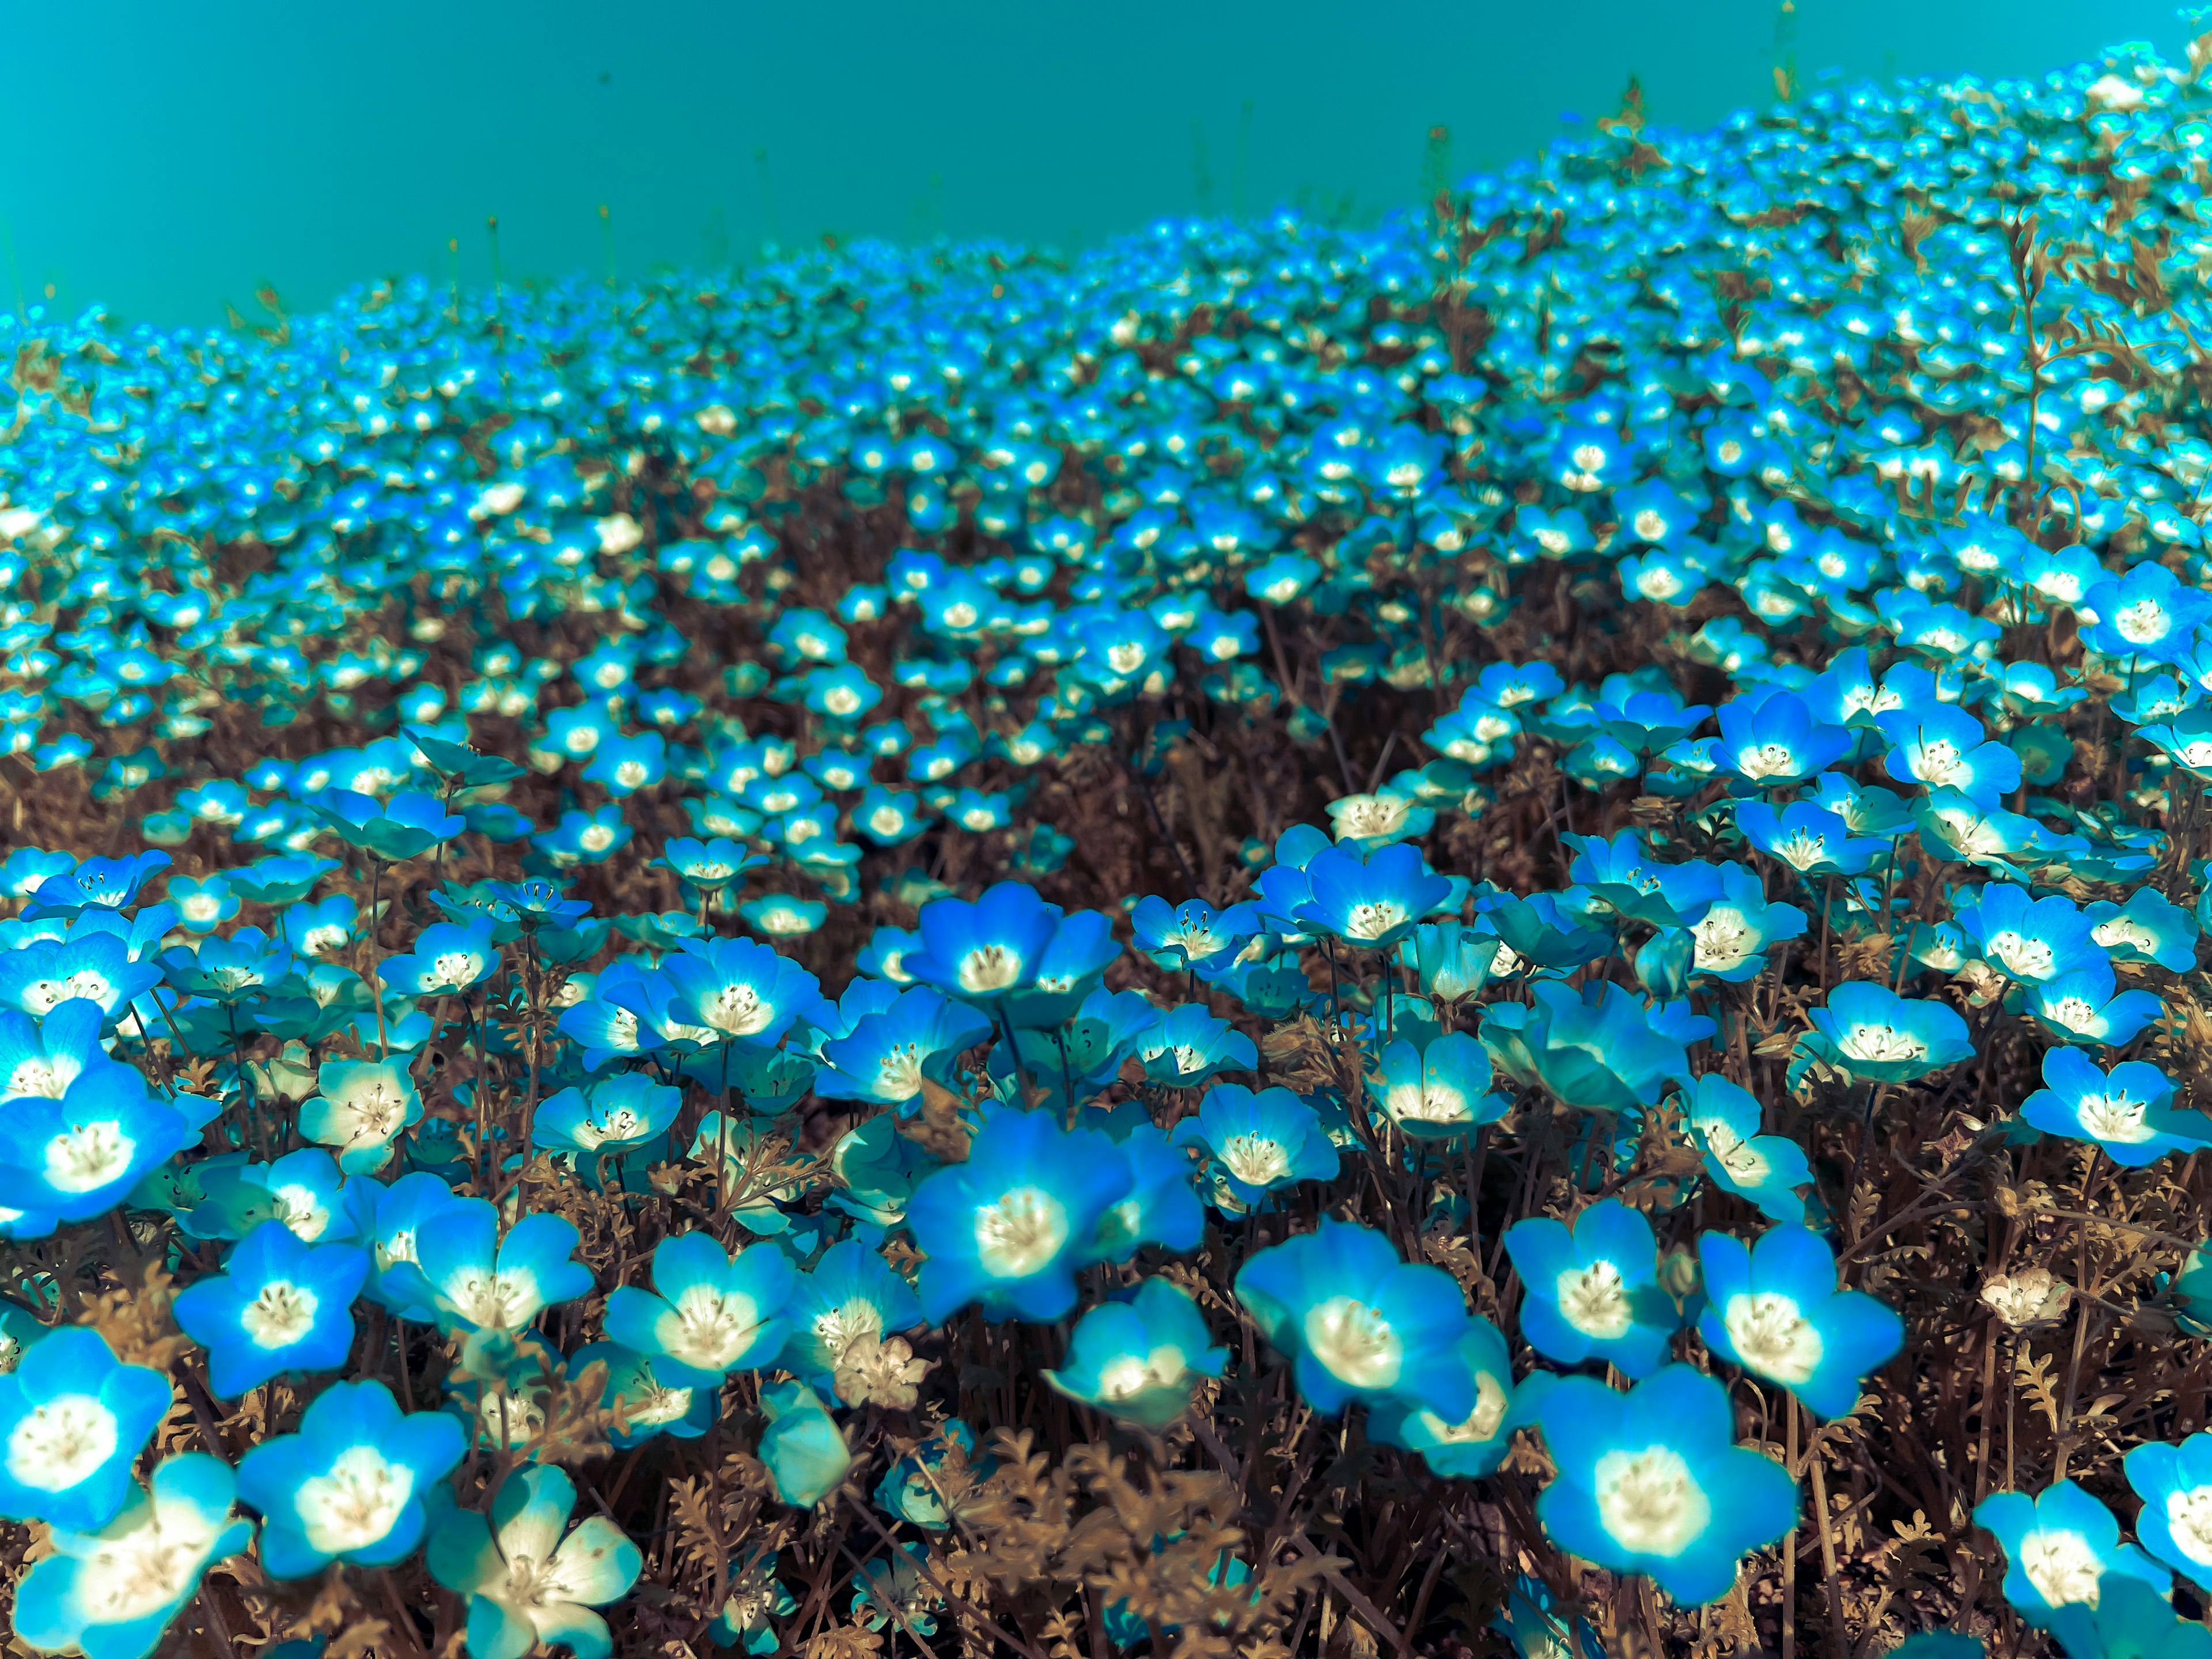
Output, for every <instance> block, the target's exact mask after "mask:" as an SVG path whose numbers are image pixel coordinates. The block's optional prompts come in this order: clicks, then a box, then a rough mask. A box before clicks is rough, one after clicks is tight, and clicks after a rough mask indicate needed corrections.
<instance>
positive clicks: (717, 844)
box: [654, 836, 769, 893]
mask: <svg viewBox="0 0 2212 1659" xmlns="http://www.w3.org/2000/svg"><path fill="white" fill-rule="evenodd" d="M768 861H769V860H768V858H767V856H766V855H765V854H760V853H751V852H748V851H746V850H745V848H743V847H740V846H739V845H738V843H737V842H733V841H732V840H731V839H730V838H729V837H728V836H714V837H713V838H711V839H710V840H708V841H703V842H702V841H695V840H693V839H692V838H691V837H690V836H674V837H672V838H671V840H670V841H669V842H668V844H667V845H666V846H665V848H662V849H661V854H660V856H659V858H658V859H656V860H654V862H655V863H656V864H659V865H661V866H665V868H667V869H670V870H673V871H674V872H676V873H677V874H678V875H679V876H681V877H682V878H684V880H685V881H687V882H689V883H690V884H691V885H692V886H694V887H696V888H697V889H699V890H700V891H702V892H705V893H718V892H720V891H721V890H722V889H724V888H726V887H727V886H728V885H729V884H731V883H732V882H733V881H741V880H743V879H744V874H745V872H747V871H748V870H754V869H757V868H759V867H760V866H762V865H764V864H766V863H767V862H768Z"/></svg>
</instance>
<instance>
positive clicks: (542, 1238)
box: [384, 1198, 592, 1332]
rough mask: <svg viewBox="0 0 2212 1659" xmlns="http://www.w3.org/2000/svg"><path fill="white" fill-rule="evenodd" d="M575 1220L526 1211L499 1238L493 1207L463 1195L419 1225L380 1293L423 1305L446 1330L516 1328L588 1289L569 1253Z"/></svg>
mask: <svg viewBox="0 0 2212 1659" xmlns="http://www.w3.org/2000/svg"><path fill="white" fill-rule="evenodd" d="M576 1243H577V1235H576V1228H575V1225H574V1223H573V1222H570V1221H568V1220H567V1219H565V1218H562V1217H561V1216H557V1215H545V1214H538V1215H526V1216H525V1217H523V1218H522V1219H521V1220H520V1221H518V1222H516V1223H515V1224H514V1225H513V1226H512V1227H510V1228H509V1229H508V1230H507V1236H506V1237H503V1238H502V1237H501V1236H500V1231H499V1216H498V1212H496V1211H495V1210H494V1209H493V1208H492V1206H491V1204H490V1203H489V1201H488V1200H484V1199H481V1198H468V1199H461V1200H457V1201H456V1202H455V1204H454V1205H453V1206H452V1207H451V1208H450V1209H445V1210H442V1211H441V1212H439V1213H438V1214H437V1216H436V1219H435V1225H430V1226H426V1227H423V1228H421V1229H419V1230H418V1231H416V1234H415V1238H414V1244H415V1259H414V1260H413V1261H411V1262H410V1261H393V1262H392V1264H391V1265H390V1266H389V1267H386V1269H385V1273H384V1289H385V1293H386V1295H387V1296H389V1297H394V1298H396V1299H398V1301H399V1302H400V1303H401V1304H403V1305H404V1306H407V1307H410V1308H428V1309H429V1310H432V1311H434V1312H435V1315H436V1316H437V1320H438V1323H439V1325H440V1327H441V1328H443V1329H445V1330H447V1331H449V1332H450V1331H464V1332H465V1331H476V1330H486V1331H494V1332H515V1331H520V1330H521V1329H523V1328H525V1327H526V1326H527V1325H528V1324H529V1323H530V1322H531V1321H532V1320H533V1319H535V1318H537V1317H538V1314H539V1313H540V1312H542V1311H543V1310H545V1309H546V1308H548V1307H551V1306H554V1305H556V1304H560V1303H562V1302H572V1301H574V1300H575V1298H576V1297H580V1296H585V1295H588V1294H589V1293H590V1291H591V1289H592V1272H591V1269H590V1268H588V1267H585V1266H584V1265H583V1264H582V1263H581V1262H579V1261H570V1260H569V1257H570V1255H572V1254H573V1253H574V1250H575V1248H576Z"/></svg>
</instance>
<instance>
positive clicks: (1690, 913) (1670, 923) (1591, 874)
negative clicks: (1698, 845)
mask: <svg viewBox="0 0 2212 1659" xmlns="http://www.w3.org/2000/svg"><path fill="white" fill-rule="evenodd" d="M1565 839H1566V842H1567V845H1569V846H1570V847H1571V848H1574V849H1575V860H1574V863H1573V864H1572V865H1571V866H1570V867H1569V870H1568V873H1569V874H1570V875H1571V876H1572V877H1573V878H1574V879H1575V880H1576V881H1577V882H1578V883H1580V884H1582V885H1583V887H1585V888H1587V889H1588V890H1589V896H1590V898H1591V899H1592V900H1593V901H1594V902H1593V904H1592V906H1591V908H1592V910H1593V911H1594V912H1595V914H1597V915H1603V914H1604V911H1605V910H1607V909H1610V910H1612V911H1613V913H1614V914H1616V915H1620V916H1622V917H1625V918H1626V919H1628V920H1629V921H1647V922H1650V924H1651V925H1652V926H1653V927H1693V926H1695V925H1696V923H1697V922H1698V921H1699V919H1700V918H1701V917H1702V916H1704V915H1705V911H1706V909H1707V908H1709V907H1710V906H1711V904H1712V902H1713V901H1714V900H1716V899H1717V898H1718V897H1720V896H1721V881H1720V872H1719V870H1718V869H1717V868H1716V867H1715V866H1712V865H1710V864H1662V863H1660V862H1659V861H1658V860H1656V859H1653V858H1652V857H1650V855H1649V854H1646V853H1645V851H1644V843H1643V842H1642V840H1641V839H1639V838H1638V836H1637V833H1636V831H1634V830H1633V829H1624V830H1622V831H1621V832H1620V834H1619V835H1617V836H1614V837H1613V839H1612V840H1611V841H1601V840H1600V839H1598V837H1596V836H1567V837H1566V838H1565ZM1507 943H1509V944H1510V943H1511V941H1510V939H1509V940H1507Z"/></svg>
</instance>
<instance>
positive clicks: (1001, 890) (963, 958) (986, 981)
mask: <svg viewBox="0 0 2212 1659" xmlns="http://www.w3.org/2000/svg"><path fill="white" fill-rule="evenodd" d="M1059 931H1060V910H1059V908H1058V907H1057V906H1055V905H1050V904H1047V903H1046V902H1044V901H1043V900H1042V899H1041V898H1039V897H1038V896H1036V889H1035V888H1032V887H1030V886H1027V885H1025V884H1023V883H1021V882H1018V881H1002V882H1000V883H998V884H996V885H994V886H993V887H990V888H988V889H987V890H985V892H984V894H983V896H982V897H981V898H980V899H978V900H976V901H975V902H974V903H972V904H970V903H969V902H966V901H964V900H961V899H936V900H933V901H932V902H929V903H927V904H925V905H923V906H922V907H921V950H920V951H909V952H908V954H907V956H906V958H905V961H904V963H903V964H902V965H903V966H904V967H905V969H906V971H907V972H908V973H909V974H911V975H914V976H915V978H916V979H918V980H920V981H922V983H924V984H925V985H933V986H935V987H937V988H938V989H939V990H940V991H942V992H944V993H945V994H946V995H947V996H953V997H959V998H961V999H963V1000H965V1001H969V1002H980V1003H984V1004H991V1003H995V1002H997V1001H998V1000H1000V998H1002V997H1004V996H1005V995H1006V994H1007V993H1008V992H1010V991H1018V990H1021V989H1023V988H1024V987H1027V986H1029V985H1030V984H1031V983H1033V982H1034V981H1036V976H1037V973H1038V969H1039V968H1040V965H1041V964H1042V961H1043V957H1044V953H1045V948H1046V947H1047V946H1048V945H1050V944H1051V943H1052V942H1053V936H1054V934H1055V933H1058V932H1059Z"/></svg>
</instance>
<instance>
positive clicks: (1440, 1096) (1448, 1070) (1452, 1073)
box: [1375, 1031, 1512, 1140]
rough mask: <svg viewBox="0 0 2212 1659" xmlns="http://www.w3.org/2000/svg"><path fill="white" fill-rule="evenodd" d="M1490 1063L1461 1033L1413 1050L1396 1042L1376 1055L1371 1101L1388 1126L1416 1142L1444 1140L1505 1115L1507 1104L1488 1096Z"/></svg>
mask: <svg viewBox="0 0 2212 1659" xmlns="http://www.w3.org/2000/svg"><path fill="white" fill-rule="evenodd" d="M1491 1075H1492V1072H1491V1060H1490V1055H1489V1054H1488V1052H1487V1051H1486V1049H1485V1048H1483V1046H1482V1045H1481V1044H1480V1042H1476V1041H1475V1039H1474V1038H1473V1037H1472V1036H1468V1034H1467V1033H1466V1032H1464V1031H1453V1032H1450V1033H1449V1034H1448V1035H1446V1036H1440V1037H1437V1038H1435V1039H1433V1040H1432V1041H1431V1042H1429V1043H1428V1044H1427V1045H1426V1046H1425V1047H1421V1048H1416V1047H1415V1046H1414V1045H1413V1043H1411V1042H1407V1041H1406V1040H1405V1039H1404V1038H1402V1037H1401V1038H1400V1039H1398V1040H1397V1041H1395V1042H1392V1043H1391V1044H1390V1045H1389V1047H1387V1048H1384V1049H1383V1065H1382V1072H1381V1075H1380V1076H1379V1077H1378V1078H1377V1079H1376V1090H1375V1093H1376V1099H1377V1100H1378V1101H1379V1102H1380V1103H1381V1104H1382V1107H1383V1111H1384V1112H1385V1113H1386V1114H1388V1115H1389V1119H1390V1121H1391V1122H1393V1123H1395V1125H1397V1126H1398V1128H1399V1129H1400V1130H1401V1132H1402V1133H1406V1134H1407V1135H1410V1136H1412V1137H1413V1139H1416V1140H1446V1139H1453V1138H1455V1137H1457V1136H1460V1135H1464V1134H1467V1133H1471V1132H1472V1131H1474V1129H1476V1128H1479V1127H1480V1126H1482V1125H1483V1124H1485V1123H1495V1122H1496V1121H1498V1119H1499V1118H1501V1117H1503V1116H1504V1115H1505V1110H1506V1108H1507V1107H1508V1106H1510V1104H1512V1103H1511V1102H1510V1101H1509V1100H1507V1099H1506V1098H1505V1097H1504V1096H1503V1095H1497V1094H1492V1093H1489V1092H1488V1090H1489V1088H1490V1080H1491Z"/></svg>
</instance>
